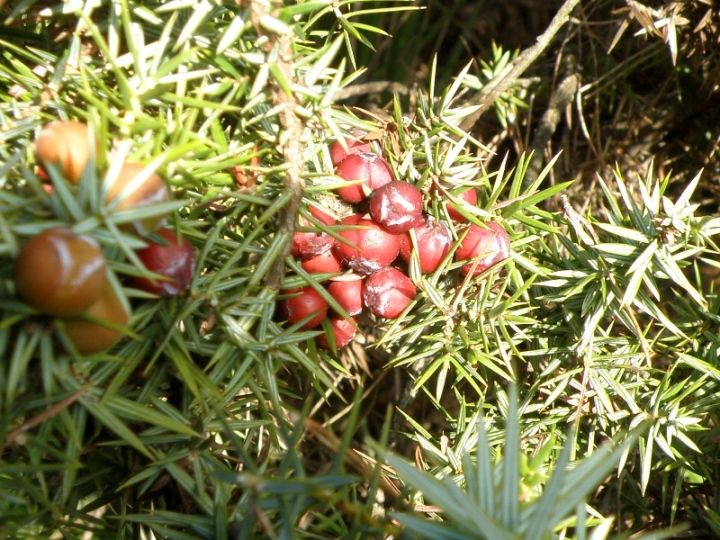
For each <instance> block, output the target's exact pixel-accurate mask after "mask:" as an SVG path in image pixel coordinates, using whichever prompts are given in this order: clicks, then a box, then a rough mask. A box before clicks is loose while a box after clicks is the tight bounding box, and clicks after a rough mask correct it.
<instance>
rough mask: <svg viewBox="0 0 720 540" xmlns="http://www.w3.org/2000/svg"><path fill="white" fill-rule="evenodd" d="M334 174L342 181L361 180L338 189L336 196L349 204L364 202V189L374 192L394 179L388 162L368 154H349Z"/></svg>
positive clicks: (375, 155)
mask: <svg viewBox="0 0 720 540" xmlns="http://www.w3.org/2000/svg"><path fill="white" fill-rule="evenodd" d="M335 172H336V174H337V175H338V176H339V177H340V178H342V179H343V180H347V181H355V180H362V182H361V183H359V184H353V185H352V186H345V187H342V188H340V189H338V195H340V197H342V198H343V199H345V200H346V201H347V202H349V203H359V202H362V201H364V200H365V198H366V196H365V191H364V188H365V189H368V190H370V191H374V190H376V189H378V188H379V187H382V186H384V185H385V184H387V183H389V182H392V181H393V180H394V179H395V178H394V176H393V172H392V169H391V168H390V165H389V164H388V162H387V161H385V160H384V159H383V158H381V157H380V156H378V155H377V154H371V153H368V152H361V153H359V154H350V155H349V156H347V157H346V158H345V159H343V160H342V161H341V162H340V163H339V164H338V166H337V168H336V171H335Z"/></svg>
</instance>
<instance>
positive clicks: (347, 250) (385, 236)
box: [335, 215, 400, 276]
mask: <svg viewBox="0 0 720 540" xmlns="http://www.w3.org/2000/svg"><path fill="white" fill-rule="evenodd" d="M342 223H343V225H354V226H358V227H362V228H361V229H347V230H344V231H340V236H342V237H343V238H344V239H345V240H347V241H348V242H349V243H350V245H348V244H346V243H344V242H338V243H337V244H335V251H336V253H337V254H338V255H339V256H340V258H341V259H342V261H343V263H345V264H346V265H347V266H349V267H350V268H352V269H353V270H354V271H355V272H356V273H358V274H360V275H363V276H365V275H367V274H371V273H373V272H377V271H378V270H380V269H382V268H385V267H386V266H387V265H389V264H390V263H391V262H393V261H394V260H395V258H396V257H397V255H398V252H399V251H400V236H398V235H396V234H392V233H389V232H387V231H386V230H385V229H383V228H382V227H381V226H380V225H378V224H377V223H376V222H374V221H372V220H370V219H362V218H361V219H359V220H358V219H357V217H356V215H353V216H349V217H348V218H345V219H344V220H343V221H342Z"/></svg>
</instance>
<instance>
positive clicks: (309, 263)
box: [300, 249, 343, 274]
mask: <svg viewBox="0 0 720 540" xmlns="http://www.w3.org/2000/svg"><path fill="white" fill-rule="evenodd" d="M300 266H302V267H303V269H304V270H305V271H306V272H307V273H308V274H320V273H323V272H332V273H334V272H342V269H343V266H342V261H341V260H340V257H338V256H337V254H336V253H335V252H334V251H333V250H332V249H329V250H327V251H326V252H325V253H321V254H320V255H317V256H315V257H313V258H312V259H308V260H306V261H303V262H301V263H300Z"/></svg>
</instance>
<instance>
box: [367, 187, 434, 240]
mask: <svg viewBox="0 0 720 540" xmlns="http://www.w3.org/2000/svg"><path fill="white" fill-rule="evenodd" d="M370 215H371V216H372V217H373V219H374V220H375V221H377V222H378V223H379V224H380V225H382V226H383V227H385V228H386V229H387V230H388V231H390V232H391V233H396V234H398V233H403V232H406V231H409V230H410V229H412V228H413V227H415V226H417V225H419V224H420V223H422V193H420V190H419V189H417V188H416V187H415V186H413V185H412V184H408V183H407V182H397V181H393V182H390V183H388V184H385V185H384V186H382V187H380V188H378V189H376V190H375V191H374V192H373V194H372V195H371V197H370Z"/></svg>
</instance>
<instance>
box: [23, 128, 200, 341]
mask: <svg viewBox="0 0 720 540" xmlns="http://www.w3.org/2000/svg"><path fill="white" fill-rule="evenodd" d="M91 148H92V147H91V143H90V135H89V131H88V127H87V126H86V125H85V124H82V123H80V122H51V123H50V124H48V125H47V126H45V127H44V128H43V129H42V130H41V132H40V134H39V136H38V138H37V141H36V143H35V154H36V159H37V161H38V164H39V165H40V166H41V167H45V168H47V167H48V166H53V167H57V169H58V171H59V172H60V174H61V175H62V176H63V177H64V178H65V179H66V180H67V181H69V182H70V183H71V184H79V183H80V181H81V178H82V175H83V173H84V171H85V169H86V167H87V164H88V162H89V160H90V152H91ZM141 174H143V175H144V176H145V179H144V180H142V179H140V180H142V181H141V182H136V181H135V179H136V178H138V177H139V176H140V175H141ZM38 176H39V177H42V178H45V179H47V172H46V171H45V170H44V169H43V168H41V169H40V170H39V172H38ZM133 183H134V185H133V186H132V187H130V188H128V186H130V185H131V184H133ZM126 189H127V190H132V191H131V192H130V193H125V191H126ZM47 191H49V192H52V191H53V189H52V186H51V185H48V189H47ZM120 197H122V198H120ZM169 198H170V193H169V191H168V188H167V186H166V185H165V182H163V180H162V178H160V176H158V175H157V174H155V173H152V174H150V175H147V174H145V173H144V167H143V166H142V165H140V164H137V163H123V165H122V167H121V168H120V172H119V174H118V175H117V177H116V178H115V180H114V182H113V184H112V185H111V186H110V189H109V191H108V194H107V196H106V199H105V204H106V205H111V204H112V205H117V209H118V210H127V209H131V208H138V207H142V206H147V205H150V204H157V203H160V202H164V201H168V200H169ZM116 199H117V200H116ZM161 219H162V218H161V217H157V216H153V217H149V218H143V219H141V220H137V221H133V222H130V223H127V224H124V225H121V228H122V229H123V230H125V232H130V233H137V234H141V235H146V234H150V233H151V232H152V231H154V230H155V229H156V228H157V227H158V225H159V224H160V221H161ZM155 232H156V234H159V235H160V236H161V237H162V238H164V239H165V241H166V245H161V244H157V243H154V242H151V241H148V246H147V247H145V248H143V249H141V250H139V251H138V252H137V254H138V257H139V258H140V260H141V261H142V262H143V264H144V265H145V266H146V268H147V269H148V270H149V271H150V272H153V273H154V274H157V275H158V279H148V278H143V277H136V278H134V279H133V280H132V281H131V284H132V285H133V286H134V287H136V288H138V289H141V290H144V291H146V292H149V293H152V294H155V295H157V296H170V295H174V294H178V293H179V292H180V291H181V290H183V289H184V288H185V287H186V286H187V284H188V283H189V282H190V279H191V278H192V275H193V273H194V268H195V251H194V249H193V247H192V245H191V244H190V242H189V241H188V240H187V239H184V240H182V241H179V240H178V238H177V236H176V234H175V233H174V232H173V231H172V230H170V229H159V230H157V231H155ZM15 287H16V290H17V293H18V295H19V296H20V297H21V298H22V299H23V300H25V301H26V302H27V303H28V304H29V305H31V306H32V307H34V308H35V309H36V310H37V311H38V312H40V313H42V314H45V315H51V316H54V317H60V318H61V320H62V326H63V327H64V330H65V334H66V335H67V337H68V338H69V339H70V341H71V342H72V343H73V345H74V346H75V349H76V350H77V351H78V352H79V353H81V354H93V353H96V352H100V351H103V350H105V349H107V348H108V347H110V346H111V345H113V344H114V343H115V342H116V341H117V340H118V339H119V338H120V335H121V334H120V332H119V331H118V330H117V327H122V326H125V325H126V324H127V322H128V319H129V313H128V312H127V311H126V309H125V307H124V306H123V303H122V302H121V300H120V298H119V297H118V295H117V294H116V292H115V289H114V288H113V286H112V285H111V283H110V282H109V281H108V279H107V267H106V261H105V258H104V255H103V251H102V248H101V246H100V245H99V244H98V242H97V241H96V240H95V239H94V238H93V237H91V236H89V235H86V234H77V233H75V232H74V231H73V230H72V229H71V228H70V227H68V226H53V227H50V228H48V229H45V230H43V231H42V232H41V233H39V234H37V235H35V236H33V237H32V238H30V239H29V240H28V241H27V242H25V243H24V244H23V246H22V248H21V249H20V252H19V253H18V257H17V259H16V262H15ZM106 323H110V324H106Z"/></svg>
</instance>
